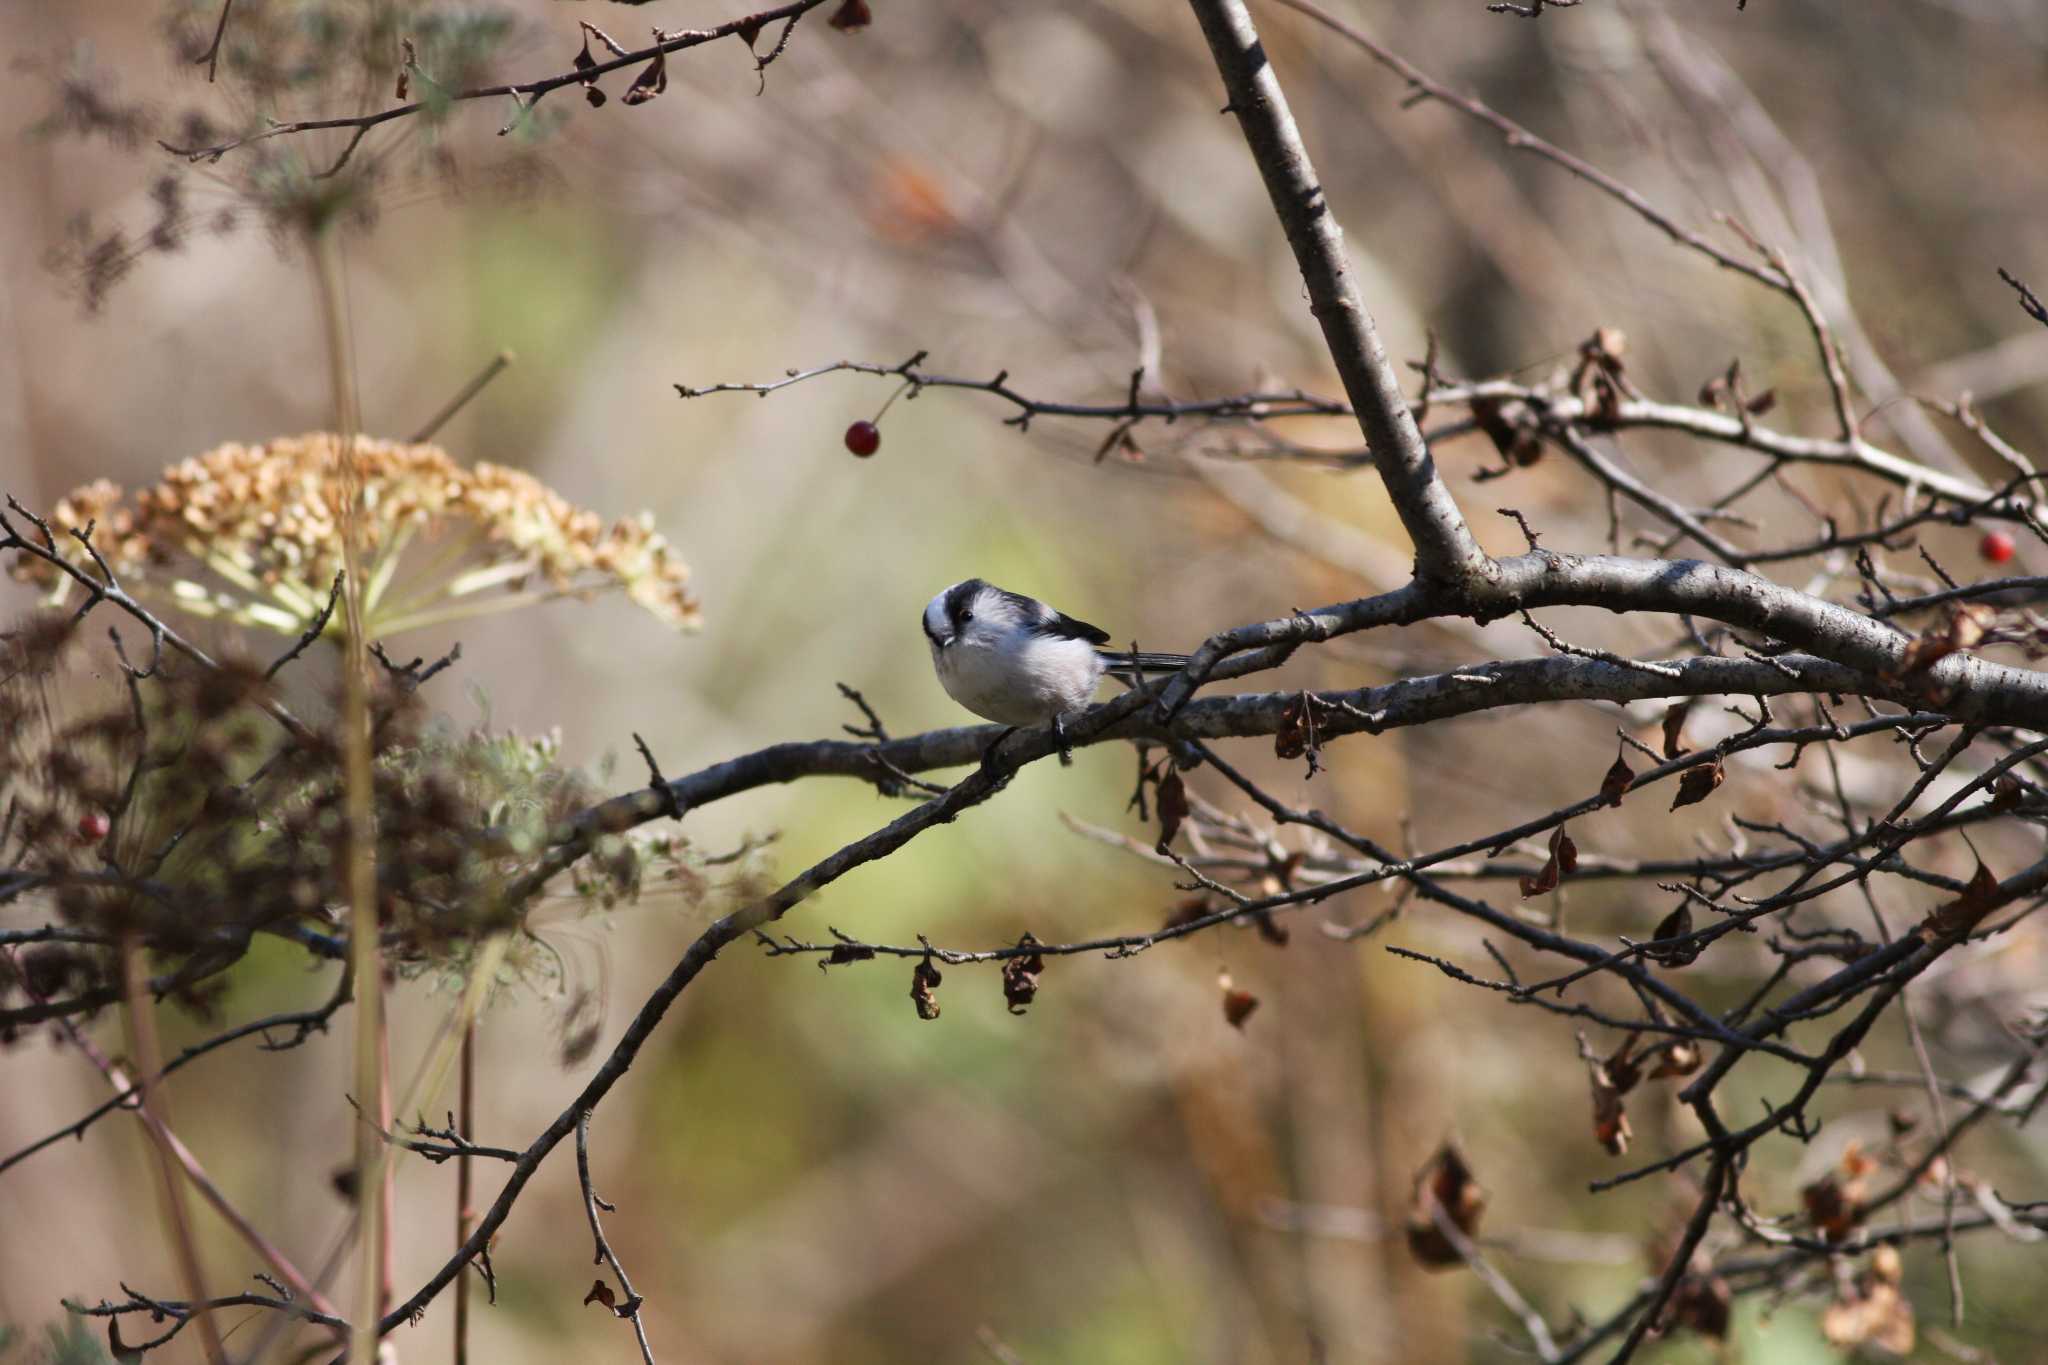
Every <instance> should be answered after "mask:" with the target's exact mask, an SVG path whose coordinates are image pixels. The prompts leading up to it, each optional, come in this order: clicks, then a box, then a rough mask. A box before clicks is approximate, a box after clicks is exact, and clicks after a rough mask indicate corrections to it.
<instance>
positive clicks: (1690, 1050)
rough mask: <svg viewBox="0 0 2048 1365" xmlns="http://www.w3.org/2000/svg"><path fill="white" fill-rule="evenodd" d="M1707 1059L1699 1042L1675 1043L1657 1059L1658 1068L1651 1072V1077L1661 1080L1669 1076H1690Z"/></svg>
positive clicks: (1654, 1079)
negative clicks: (1701, 1050)
mask: <svg viewBox="0 0 2048 1365" xmlns="http://www.w3.org/2000/svg"><path fill="white" fill-rule="evenodd" d="M1705 1060H1706V1057H1705V1056H1704V1055H1703V1054H1702V1053H1701V1052H1700V1045H1699V1044H1698V1043H1691V1042H1676V1043H1673V1044H1672V1045H1671V1046H1669V1047H1667V1048H1665V1049H1664V1052H1663V1055H1662V1056H1661V1057H1659V1058H1658V1059H1657V1069H1656V1070H1655V1071H1652V1072H1651V1073H1650V1079H1651V1080H1653V1081H1661V1080H1664V1079H1666V1078H1667V1077H1675V1076H1690V1075H1692V1073H1693V1072H1695V1071H1698V1070H1699V1069H1700V1063H1702V1062H1704V1061H1705Z"/></svg>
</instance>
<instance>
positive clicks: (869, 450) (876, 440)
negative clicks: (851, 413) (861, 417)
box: [846, 422, 882, 460]
mask: <svg viewBox="0 0 2048 1365" xmlns="http://www.w3.org/2000/svg"><path fill="white" fill-rule="evenodd" d="M846 448H847V449H848V450H850V451H852V452H853V453H854V454H856V455H858V456H860V457H861V458H862V459H863V460H865V459H866V458H867V457H868V456H870V455H872V454H874V453H875V452H876V451H877V450H880V449H881V448H882V429H881V428H880V427H878V426H876V425H875V424H874V423H873V422H855V423H854V424H853V425H852V426H850V427H848V428H847V429H846Z"/></svg>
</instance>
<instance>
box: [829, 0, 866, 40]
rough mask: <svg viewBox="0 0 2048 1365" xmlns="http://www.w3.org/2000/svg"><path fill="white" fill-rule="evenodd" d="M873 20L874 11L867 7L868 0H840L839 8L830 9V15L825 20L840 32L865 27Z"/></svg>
mask: <svg viewBox="0 0 2048 1365" xmlns="http://www.w3.org/2000/svg"><path fill="white" fill-rule="evenodd" d="M874 20H875V14H874V11H873V10H871V9H869V8H868V0H842V3H841V4H840V6H839V8H838V9H836V10H833V11H832V17H831V18H830V19H827V20H826V21H825V22H826V23H828V24H830V25H832V27H834V28H836V29H838V30H839V31H840V32H842V33H850V32H852V31H853V30H854V29H861V28H866V27H867V26H868V25H869V24H871V23H873V22H874Z"/></svg>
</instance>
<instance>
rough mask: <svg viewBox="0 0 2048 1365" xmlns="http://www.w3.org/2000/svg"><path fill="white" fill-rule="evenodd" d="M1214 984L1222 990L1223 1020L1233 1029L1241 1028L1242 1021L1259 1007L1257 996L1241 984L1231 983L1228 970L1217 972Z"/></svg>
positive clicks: (1242, 1025)
mask: <svg viewBox="0 0 2048 1365" xmlns="http://www.w3.org/2000/svg"><path fill="white" fill-rule="evenodd" d="M1216 984H1217V986H1218V987H1220V988H1221V989H1222V991H1223V1020H1224V1022H1225V1023H1227V1024H1229V1025H1230V1026H1231V1027H1232V1028H1234V1029H1242V1028H1243V1027H1244V1021H1245V1020H1247V1019H1249V1018H1251V1017H1252V1011H1253V1010H1255V1009H1257V1008H1258V1007H1259V997H1257V996H1256V995H1253V994H1252V993H1251V992H1250V991H1248V990H1245V989H1244V988H1243V987H1241V986H1237V985H1233V984H1232V983H1231V980H1230V973H1229V972H1219V973H1218V974H1217V976H1216Z"/></svg>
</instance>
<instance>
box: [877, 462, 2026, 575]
mask: <svg viewBox="0 0 2048 1365" xmlns="http://www.w3.org/2000/svg"><path fill="white" fill-rule="evenodd" d="M851 439H852V438H851V437H849V438H848V440H849V442H850V441H851ZM2012 552H2013V543H2012V537H2011V536H2009V535H2007V534H2006V533H2005V532H2003V531H1986V532H1985V533H1984V539H1982V540H1980V541H1978V542H1977V553H1978V554H1980V555H1982V556H1983V557H1984V559H1985V562H1987V563H1991V564H2003V563H2005V561H2006V560H2008V559H2011V558H2012Z"/></svg>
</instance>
